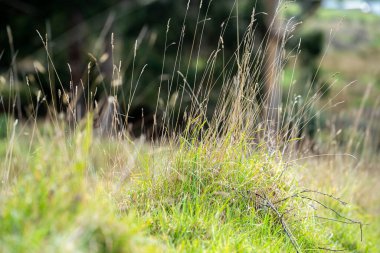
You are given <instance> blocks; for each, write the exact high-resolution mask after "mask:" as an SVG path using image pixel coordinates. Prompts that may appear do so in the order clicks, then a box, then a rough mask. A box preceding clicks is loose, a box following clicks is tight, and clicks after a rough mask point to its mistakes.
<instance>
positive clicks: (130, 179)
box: [0, 31, 380, 253]
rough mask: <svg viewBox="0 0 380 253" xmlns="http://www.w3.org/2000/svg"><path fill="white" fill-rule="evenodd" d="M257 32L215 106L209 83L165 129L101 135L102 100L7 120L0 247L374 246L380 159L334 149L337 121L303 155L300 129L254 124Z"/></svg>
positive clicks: (0, 171)
mask: <svg viewBox="0 0 380 253" xmlns="http://www.w3.org/2000/svg"><path fill="white" fill-rule="evenodd" d="M251 32H252V31H248V32H247V34H246V35H245V37H244V39H243V44H242V46H241V48H240V50H241V51H242V56H241V59H239V58H238V59H236V62H235V64H236V65H237V66H238V68H237V69H238V72H237V73H236V76H237V77H239V78H235V77H234V76H232V74H230V71H229V70H226V73H225V75H223V80H225V83H224V86H223V88H222V95H221V96H220V98H219V99H218V105H217V106H216V109H215V112H214V117H213V118H212V119H211V120H210V121H208V119H207V118H206V117H204V114H205V110H207V109H206V107H207V101H208V99H209V97H207V96H208V94H209V91H210V90H211V88H209V87H212V85H213V83H207V82H206V83H202V84H200V86H201V87H203V88H205V91H204V93H205V95H203V94H202V95H200V96H198V97H196V96H195V95H193V96H190V100H192V103H193V104H192V107H191V108H190V110H189V114H188V115H187V117H188V118H187V122H186V124H185V126H184V129H182V130H181V131H179V130H178V131H176V132H174V133H172V132H168V133H167V135H166V136H165V137H164V138H162V139H159V140H151V141H146V140H145V139H144V136H143V135H142V136H141V137H139V138H134V139H133V138H131V137H130V136H129V135H128V133H126V132H121V133H120V135H119V134H114V135H112V134H111V135H109V136H108V135H107V136H106V137H104V136H103V137H101V136H99V134H97V132H96V131H94V129H93V128H94V126H93V113H94V114H96V110H94V111H95V112H91V113H88V115H87V117H86V118H84V119H83V120H81V121H79V122H77V124H76V125H75V126H74V127H69V126H68V124H67V122H65V121H64V120H63V119H61V118H60V117H58V116H57V117H55V116H56V114H55V112H54V111H50V115H53V116H52V117H51V118H48V120H44V121H42V120H41V121H38V120H36V119H35V118H34V117H31V118H30V119H29V120H27V121H24V122H19V123H17V121H16V120H14V119H12V118H8V119H5V118H2V119H1V122H3V123H1V124H2V125H1V127H0V129H2V130H1V131H3V133H4V132H5V134H3V138H2V139H0V157H1V158H2V159H0V175H1V189H0V221H1V222H0V252H5V253H8V252H294V251H297V252H309V251H322V252H323V251H334V250H335V251H340V250H346V251H349V252H376V251H377V250H378V249H379V248H380V245H379V242H378V240H377V238H379V236H380V226H379V224H380V223H379V221H380V216H379V215H378V208H377V207H376V206H375V204H376V203H379V197H378V196H377V195H376V189H378V188H379V184H378V183H377V182H376V180H371V179H374V178H375V176H376V175H377V174H376V171H374V170H370V169H368V168H366V170H364V169H362V168H365V167H369V166H373V167H375V166H376V164H377V163H378V161H377V160H376V158H373V157H375V156H370V158H371V159H368V160H366V159H367V157H365V159H364V156H363V159H361V157H359V160H354V161H352V160H350V159H348V157H350V156H347V155H336V154H339V153H340V152H339V151H340V150H341V147H340V146H339V145H338V144H339V143H338V141H337V138H338V137H337V136H338V135H339V134H337V133H336V132H333V134H332V136H330V139H328V141H329V142H328V143H327V141H326V143H324V147H326V149H327V151H328V154H327V155H323V154H319V155H318V154H313V155H312V156H311V157H309V158H307V157H302V154H298V153H297V152H298V151H299V150H297V149H292V146H293V145H295V144H294V143H295V142H297V141H298V139H297V138H294V139H289V140H286V141H285V142H283V141H281V140H280V137H281V135H280V134H283V133H281V132H279V133H274V134H273V133H272V132H271V129H270V128H268V126H267V124H269V123H268V122H264V123H262V122H258V117H259V114H260V110H259V109H258V108H257V104H255V103H253V102H252V99H249V98H252V97H255V91H253V89H252V87H251V86H250V85H251V84H252V83H251V81H252V80H256V78H257V77H255V76H254V74H252V70H254V69H255V67H257V66H256V65H255V64H257V63H256V62H255V60H256V59H253V58H255V56H253V55H252V54H251V51H250V50H251V49H252V48H253V44H252V43H253V42H252V38H253V34H252V33H251ZM181 46H182V45H179V46H178V47H179V48H180V47H181ZM135 54H136V52H135ZM215 59H216V53H215V58H212V59H210V61H209V62H207V64H208V65H207V67H206V68H205V69H208V71H210V73H212V71H213V70H214V69H213V67H212V66H213V65H214V64H215ZM192 60H194V59H192ZM233 60H234V59H233ZM233 60H232V61H233ZM232 65H233V64H232ZM51 66H53V64H52V63H51ZM233 67H234V66H232V67H231V68H233ZM183 72H184V73H185V71H183ZM253 72H255V71H253ZM173 73H174V72H173ZM210 73H208V72H205V73H203V75H204V76H203V77H202V80H207V78H210V77H212V74H210ZM223 74H224V73H223ZM177 77H182V79H186V78H185V77H184V76H183V75H181V76H180V75H179V76H177ZM292 78H293V77H292V75H290V74H289V73H285V75H284V79H285V80H286V82H288V83H289V84H291V83H292V82H293V81H292ZM180 79H181V78H180ZM185 81H186V80H184V82H185ZM136 85H137V84H136ZM170 85H173V84H172V83H170ZM202 85H203V86H202ZM289 86H291V85H289ZM132 88H133V87H132ZM132 88H131V89H132ZM184 89H185V88H184ZM227 91H228V92H227ZM176 92H178V91H177V90H176ZM181 92H182V94H183V93H184V92H185V90H179V93H180V94H181ZM186 92H187V90H186ZM191 92H193V91H191ZM223 92H225V93H223ZM193 94H195V93H194V92H193ZM198 94H199V93H198ZM158 98H160V96H158ZM131 99H132V98H131ZM181 99H182V98H181ZM169 100H170V99H169ZM199 101H201V102H202V103H199ZM37 102H38V103H40V101H37ZM43 102H44V101H42V102H41V103H43ZM313 102H315V101H310V103H313ZM166 103H170V101H167V102H166ZM306 103H307V104H308V103H309V101H307V102H306ZM167 108H168V106H167ZM168 110H169V111H168V112H166V113H168V114H172V115H173V114H174V112H171V111H170V110H172V109H171V108H169V109H168ZM301 111H302V110H301ZM301 113H302V112H301ZM175 116H176V115H174V116H172V117H175ZM291 116H292V115H291ZM301 116H302V115H301ZM171 121H175V119H172V118H169V120H168V125H170V126H171V124H173V123H172V122H171ZM177 121H178V120H177ZM4 122H5V123H4ZM257 122H258V123H257ZM292 123H294V122H292ZM294 124H295V125H297V122H295V123H294ZM205 125H207V127H204V126H205ZM176 127H177V125H175V126H174V128H176ZM4 129H7V130H4ZM282 130H284V129H282ZM0 134H1V133H0ZM4 136H5V137H4ZM355 141H356V139H355ZM285 151H286V152H285ZM354 186H355V187H354ZM346 202H348V203H346ZM362 233H363V235H362ZM362 236H363V240H361V237H362Z"/></svg>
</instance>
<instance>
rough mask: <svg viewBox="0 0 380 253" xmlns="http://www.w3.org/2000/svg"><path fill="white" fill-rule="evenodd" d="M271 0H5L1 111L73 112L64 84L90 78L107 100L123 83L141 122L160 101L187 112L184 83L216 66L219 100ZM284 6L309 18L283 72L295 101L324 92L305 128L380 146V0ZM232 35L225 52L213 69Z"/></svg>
mask: <svg viewBox="0 0 380 253" xmlns="http://www.w3.org/2000/svg"><path fill="white" fill-rule="evenodd" d="M261 2H263V1H257V2H256V1H249V0H240V1H237V2H236V1H203V2H202V4H201V2H200V1H190V2H189V3H188V1H187V0H181V1H175V0H107V1H106V0H98V1H84V0H75V1H70V0H69V1H51V0H49V1H43V0H40V1H26V0H13V1H9V0H0V7H1V8H0V13H1V15H0V20H1V21H0V96H1V100H0V102H1V106H0V112H1V113H2V114H4V113H9V112H11V113H12V114H13V115H14V117H16V118H19V119H23V118H24V119H28V118H29V117H30V116H31V115H38V116H40V117H41V118H44V117H45V116H47V115H48V114H49V108H52V107H53V108H54V110H57V111H58V112H62V113H63V112H65V110H67V106H68V104H69V103H70V101H71V99H72V98H71V97H70V98H69V97H68V98H65V97H62V94H64V92H65V91H74V92H75V91H76V90H77V89H78V87H79V90H80V89H81V88H83V89H88V92H87V94H91V98H93V99H95V100H97V101H98V102H99V101H101V99H102V97H104V96H105V95H109V94H114V93H115V94H114V95H117V96H118V97H119V102H120V107H121V108H122V111H123V110H124V111H125V110H126V109H127V108H128V109H129V110H130V115H129V116H130V122H132V123H135V124H136V125H140V121H141V115H142V114H144V120H145V124H147V125H149V124H152V123H151V122H152V120H153V119H152V117H153V113H154V111H155V110H156V108H157V107H158V110H161V111H165V108H166V107H167V106H173V113H178V114H180V113H183V111H185V109H186V103H189V102H190V95H189V94H186V93H185V94H182V97H181V100H182V102H183V103H184V105H183V106H179V102H178V101H179V99H177V97H178V96H181V94H178V92H179V91H180V87H181V85H182V86H183V85H190V86H192V88H194V89H195V87H196V85H197V83H198V82H199V81H200V80H202V76H205V75H204V73H208V76H209V77H210V78H213V79H215V82H214V83H215V88H214V89H213V92H212V93H211V94H210V97H211V101H210V106H209V108H208V110H210V111H212V110H213V106H214V105H215V103H216V98H217V97H218V95H219V92H220V87H221V84H222V83H223V80H224V78H218V77H219V76H220V73H224V71H225V69H224V68H225V67H226V66H228V59H231V57H232V56H233V54H234V52H235V49H236V46H237V44H238V42H237V41H238V40H239V39H238V38H239V37H240V38H241V37H242V36H243V34H244V32H245V31H246V29H247V26H248V24H249V23H250V20H251V15H252V10H253V8H256V16H255V17H256V18H257V20H258V21H257V23H258V24H259V25H258V28H257V30H258V33H260V31H261V30H263V29H260V24H264V26H265V21H263V20H264V19H265V14H263V12H264V10H265V8H264V7H263V6H262V5H263V4H262V3H261ZM274 2H275V1H274ZM188 4H189V6H188ZM236 10H238V11H236ZM279 15H280V20H281V23H282V24H290V23H289V22H291V24H293V25H294V24H297V25H296V27H297V28H296V29H294V31H293V32H292V34H291V36H290V38H289V40H288V41H287V43H286V45H285V48H284V51H285V53H284V54H285V55H286V57H284V59H285V60H284V63H283V66H281V67H282V68H283V71H282V74H281V80H280V82H281V86H282V88H283V95H282V96H283V101H284V103H285V102H289V101H293V100H294V99H298V100H299V101H303V103H307V101H312V102H313V106H312V107H310V110H311V111H310V113H309V114H310V115H311V116H310V120H306V122H307V124H308V126H307V129H308V130H307V131H305V135H309V136H310V137H311V138H313V139H314V140H315V141H313V142H314V144H313V146H315V147H320V149H321V146H322V144H323V145H324V146H325V147H326V146H328V147H326V149H328V150H332V149H338V148H341V147H345V149H346V151H347V152H353V153H371V154H373V153H375V154H376V153H378V152H379V150H380V65H379V57H380V1H364V0H363V1H360V0H352V1H350V0H347V1H344V0H341V1H337V0H322V1H314V0H304V1H302V0H298V1H286V2H285V1H284V2H282V5H281V8H280V14H279ZM293 17H295V18H293ZM184 26H185V27H186V29H185V30H184V29H183V27H184ZM237 27H238V28H237ZM264 30H265V29H264ZM221 34H222V35H223V36H221ZM221 37H222V41H223V57H222V58H221V60H220V61H216V65H215V66H214V72H213V73H210V72H209V71H210V70H209V69H207V66H208V61H209V57H210V54H212V52H213V50H215V49H216V48H217V47H218V43H221V39H220V38H221ZM300 41H301V43H299V42H300ZM47 52H48V53H47ZM230 68H231V71H233V69H234V66H233V65H231V67H230ZM179 72H180V73H179ZM183 76H185V77H186V81H187V84H184V83H183V78H182V77H183ZM160 84H161V86H162V88H161V90H160V98H159V99H158V102H157V93H158V89H159V87H160ZM169 84H174V86H171V85H169ZM218 87H219V88H218ZM115 90H117V92H115ZM315 94H319V95H318V99H316V98H315ZM297 96H300V97H301V99H300V98H299V97H298V98H297ZM132 97H133V99H132ZM42 98H43V99H44V100H45V101H47V102H46V103H40V102H39V101H41V99H42ZM80 99H82V100H84V101H85V100H86V96H82V97H81V98H80ZM213 99H214V100H213ZM213 101H214V102H213ZM299 103H302V102H299ZM36 105H39V108H38V110H36ZM81 110H82V111H80V110H78V111H77V112H76V114H77V115H78V117H82V116H83V114H84V111H85V110H86V108H82V109H81ZM342 130H344V131H342ZM3 135H4V134H3ZM5 135H6V134H5ZM316 149H318V148H316Z"/></svg>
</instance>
